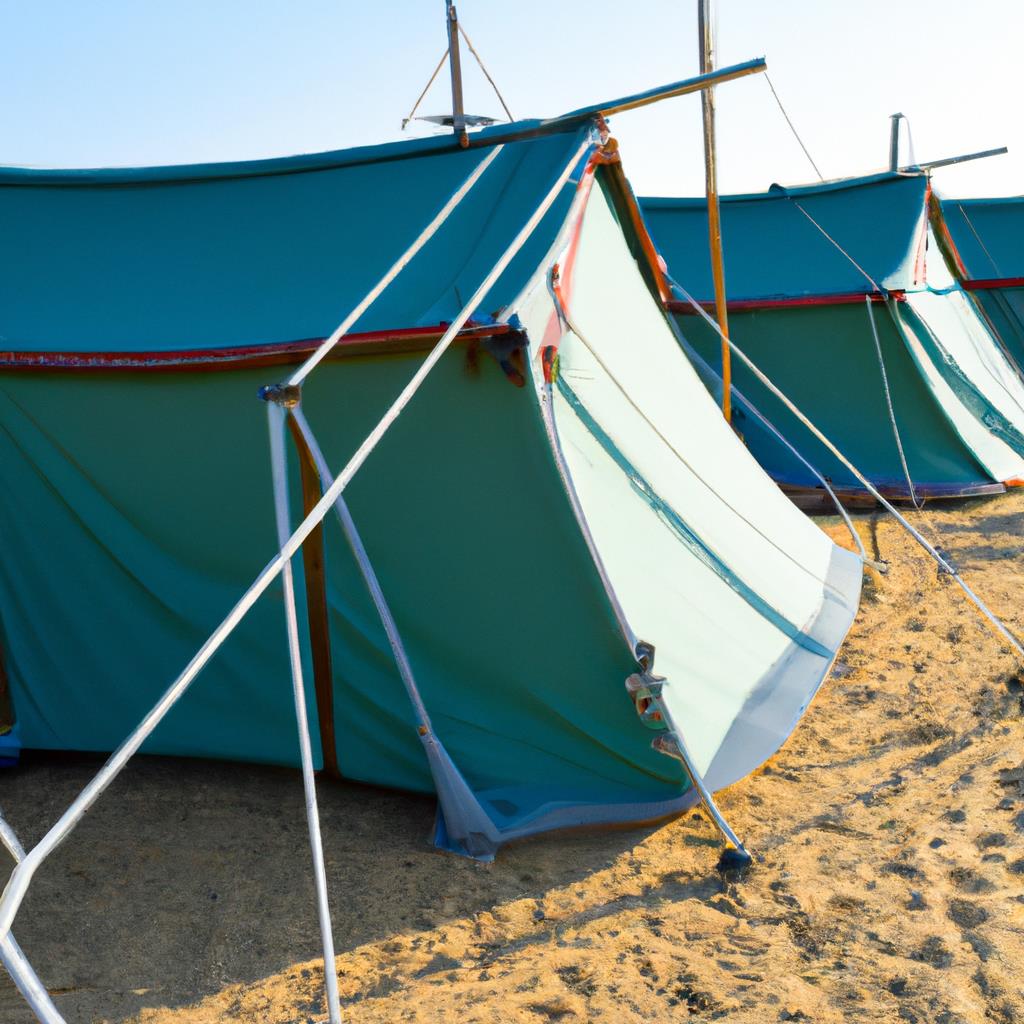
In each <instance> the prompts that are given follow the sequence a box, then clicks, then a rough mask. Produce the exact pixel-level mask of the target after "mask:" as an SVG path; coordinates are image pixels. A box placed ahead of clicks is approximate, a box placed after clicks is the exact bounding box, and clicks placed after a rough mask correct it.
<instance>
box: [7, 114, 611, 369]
mask: <svg viewBox="0 0 1024 1024" xmlns="http://www.w3.org/2000/svg"><path fill="white" fill-rule="evenodd" d="M535 124H539V122H536V123H535V122H526V123H525V127H526V128H529V126H530V125H535ZM502 127H503V130H504V134H505V135H506V136H508V135H509V133H510V130H509V127H508V126H502ZM517 127H522V126H517ZM590 130H591V129H590V124H589V123H588V122H587V121H586V120H585V119H584V118H582V117H569V118H568V119H565V123H564V124H560V125H555V126H554V127H551V126H549V127H548V128H547V130H546V131H545V132H544V133H543V134H540V135H537V134H533V135H532V137H523V134H522V133H520V134H518V135H516V140H515V141H511V142H508V143H507V144H506V145H505V146H504V148H503V149H502V150H501V152H500V154H499V155H498V156H497V157H496V159H495V160H494V162H493V164H492V165H491V166H490V167H489V168H488V169H487V171H486V172H485V173H484V174H483V176H482V177H481V178H480V180H479V181H478V183H477V184H476V185H475V186H474V188H473V189H472V190H471V191H470V192H469V193H468V195H467V196H466V198H465V199H464V200H463V201H462V202H461V203H460V204H459V206H458V207H457V208H456V209H455V211H454V213H453V214H452V215H451V217H450V218H449V219H448V220H447V221H446V222H445V224H444V225H443V226H442V228H441V229H440V230H439V231H438V232H437V234H436V235H435V236H434V237H433V238H432V239H431V241H430V242H429V243H428V244H427V245H426V246H425V247H424V248H423V249H422V250H421V251H420V253H419V254H418V256H417V257H416V258H415V259H414V260H413V261H412V262H411V263H410V264H409V266H408V267H406V269H405V270H404V271H403V272H402V274H401V275H400V276H399V278H398V279H397V281H396V282H395V284H394V285H393V286H392V287H390V288H389V289H387V291H386V292H385V293H384V295H382V296H381V298H380V299H379V300H378V301H377V302H376V303H375V304H374V306H373V307H371V309H370V310H369V311H368V313H367V314H366V315H365V316H364V317H363V318H362V319H361V320H360V321H359V322H358V323H357V324H356V325H355V327H354V329H353V330H354V331H355V332H365V331H383V330H393V329H405V328H415V327H424V326H436V325H438V324H441V323H444V322H446V321H450V320H452V319H454V317H455V316H456V314H457V313H458V311H459V310H460V309H461V307H462V304H463V302H464V301H465V299H467V298H468V297H469V296H470V295H471V294H472V293H473V291H474V289H475V288H476V287H477V286H478V284H479V283H480V281H481V280H482V279H483V277H484V276H485V275H486V273H487V272H488V271H489V270H490V268H491V267H492V266H493V264H494V263H495V262H496V261H497V259H498V257H499V256H500V255H501V253H502V252H503V251H504V249H505V248H506V247H507V245H508V244H509V243H510V242H511V240H512V238H513V237H514V236H515V234H516V233H517V232H518V231H519V229H520V228H521V227H522V226H523V224H524V223H525V222H526V220H527V219H528V218H529V216H530V215H531V214H532V213H533V211H534V210H535V209H536V207H537V206H538V204H539V203H540V201H541V199H542V198H543V197H544V195H545V194H546V192H547V191H548V190H549V189H550V187H551V185H552V184H553V183H554V181H555V179H556V178H557V176H558V174H559V173H560V172H561V170H562V168H563V167H564V166H565V163H566V161H568V160H569V159H570V158H571V156H572V153H573V152H574V150H575V149H576V148H577V147H578V146H579V144H580V142H581V141H582V139H583V138H584V137H585V135H586V133H587V132H589V131H590ZM513 134H515V133H513ZM525 134H527V135H529V134H530V133H529V132H525ZM473 139H474V144H473V145H472V146H471V147H470V148H468V149H461V148H459V146H458V145H457V143H455V142H453V140H452V138H451V137H445V138H430V139H420V140H414V141H410V142H401V143H394V144H389V145H384V146H373V147H363V148H360V149H354V150H348V151H341V152H334V153H323V154H316V155H312V156H299V157H288V158H284V159H278V160H263V161H253V162H245V163H237V164H216V165H210V164H204V165H199V166H196V167H173V168H141V169H127V170H126V169H114V170H95V171H31V170H25V169H11V170H5V171H0V219H2V221H3V223H4V231H3V233H2V236H0V281H2V283H0V335H2V336H3V338H4V342H3V348H5V349H7V350H10V351H16V352H46V351H50V352H53V351H57V352H75V353H79V352H105V353H128V352H150V351H183V350H184V351H194V350H200V351H203V350H209V349H224V348H228V349H231V348H237V347H247V346H259V345H276V344H282V343H287V342H295V341H302V340H305V339H311V338H321V337H324V336H325V335H327V334H329V333H330V332H331V331H332V330H333V329H334V328H335V326H336V325H337V324H338V322H339V321H340V320H341V319H342V317H343V316H344V315H345V314H346V313H347V312H348V311H349V310H350V309H351V308H352V307H353V306H354V305H355V304H356V302H358V300H359V299H361V298H362V297H363V295H364V294H365V293H366V292H367V291H368V290H369V289H370V287H372V285H373V284H374V283H376V281H377V279H378V278H379V277H380V276H381V275H382V274H383V273H384V272H385V271H386V270H387V269H388V268H389V267H390V266H391V265H392V264H393V263H394V261H395V260H396V259H397V258H398V257H399V256H400V255H401V253H402V252H403V251H404V250H405V248H406V247H407V246H408V245H409V244H410V243H411V242H412V240H413V239H414V238H415V237H416V236H417V235H418V234H419V232H420V231H421V230H422V229H423V228H424V227H425V226H426V224H427V223H428V222H429V221H430V220H431V219H432V218H433V217H434V215H435V214H436V213H437V211H438V210H439V209H440V208H441V207H442V206H443V204H444V203H445V202H446V201H447V200H448V198H449V197H450V196H451V194H452V193H453V192H455V191H456V190H457V189H458V188H459V186H460V185H461V184H462V183H463V182H464V181H465V179H466V178H467V177H468V176H469V174H470V173H471V172H472V170H473V169H474V167H476V166H477V165H478V164H479V163H480V162H481V161H483V160H484V159H485V158H486V157H487V156H488V155H489V154H490V153H493V152H494V145H492V144H486V143H487V142H488V139H489V136H487V135H486V133H485V132H481V133H479V134H478V135H474V136H473ZM574 188H575V185H574V183H573V182H572V181H571V180H570V181H569V182H568V183H567V184H566V185H565V187H564V188H563V192H562V195H561V196H560V197H559V199H558V200H557V201H556V203H555V204H554V206H553V207H552V208H551V210H550V211H549V213H548V215H547V216H546V218H545V219H544V221H543V222H542V223H541V225H540V227H539V228H538V229H537V230H536V231H535V232H534V234H533V236H532V237H531V239H530V240H529V241H528V242H527V244H526V245H525V246H524V247H523V249H522V250H521V251H520V253H519V254H518V255H517V256H516V258H515V259H514V260H513V261H512V263H511V264H510V266H509V267H508V269H507V270H506V272H505V273H504V274H503V275H502V276H501V278H500V279H499V280H498V281H497V282H496V283H495V286H494V287H493V288H492V290H491V291H490V293H489V294H488V295H487V297H486V298H485V300H484V302H483V303H482V304H481V307H480V309H479V310H478V311H477V314H476V315H477V319H481V318H486V317H487V316H488V315H490V314H494V313H496V312H498V311H499V310H500V309H502V308H503V307H504V306H506V305H507V304H508V303H509V302H510V301H511V300H512V299H513V298H514V297H515V295H516V294H517V293H518V292H519V290H520V289H521V287H522V286H523V284H524V283H525V282H526V280H528V278H529V277H530V275H531V274H532V273H533V272H534V271H535V270H536V268H537V265H538V263H539V262H540V261H541V259H542V258H543V256H544V254H545V253H546V251H547V249H548V248H549V246H550V244H551V243H552V241H553V239H554V236H555V234H556V233H557V231H558V229H559V227H560V226H561V224H562V222H563V220H564V217H565V214H566V211H567V208H568V205H569V203H570V202H571V198H572V195H573V192H574Z"/></svg>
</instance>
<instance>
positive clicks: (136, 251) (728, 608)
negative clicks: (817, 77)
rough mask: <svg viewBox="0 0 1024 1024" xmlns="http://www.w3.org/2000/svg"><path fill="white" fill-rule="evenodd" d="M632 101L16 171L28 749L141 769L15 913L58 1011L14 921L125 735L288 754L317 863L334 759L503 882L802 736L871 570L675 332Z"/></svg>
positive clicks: (3, 916)
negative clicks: (421, 796) (491, 865)
mask: <svg viewBox="0 0 1024 1024" xmlns="http://www.w3.org/2000/svg"><path fill="white" fill-rule="evenodd" d="M721 74H722V75H723V76H727V74H728V72H727V71H724V72H722V73H721ZM707 78H708V76H704V78H702V79H699V80H697V82H696V83H683V86H684V87H685V88H682V89H681V88H680V87H672V88H670V89H668V90H662V91H661V92H660V93H657V94H651V95H654V96H656V95H675V94H678V93H679V92H680V91H688V90H689V89H695V88H699V87H700V84H701V83H702V82H703V81H705V80H706V79H707ZM634 100H637V98H628V99H627V100H626V101H622V102H623V103H626V104H628V103H631V102H633V101H634ZM609 109H621V107H619V108H615V107H614V105H612V107H609V105H604V106H602V107H600V108H596V107H595V108H590V109H587V110H584V111H580V112H577V113H575V114H573V115H567V116H566V117H564V118H559V119H555V120H553V121H549V122H525V123H521V124H515V125H512V126H502V127H500V128H493V129H487V130H484V131H481V132H479V133H477V134H475V135H472V136H470V139H469V145H468V146H460V145H459V144H458V142H457V141H455V140H454V139H452V138H435V139H429V140H421V141H416V142H411V143H401V144H391V145H385V146H379V147H371V148H368V149H361V150H349V151H343V152H335V153H328V154H320V155H316V156H303V157H295V158H288V159H282V160H270V161H260V162H255V163H243V164H226V165H216V166H194V167H171V168H155V169H137V170H101V171H80V172H79V171H49V172H48V171H25V170H17V169H11V170H5V171H0V208H2V211H3V219H4V222H5V225H6V230H5V232H4V234H3V236H2V238H0V262H2V264H3V266H4V268H5V273H4V275H3V282H2V284H0V289H2V301H0V320H2V321H3V327H2V334H3V337H4V339H5V340H4V348H5V351H3V352H0V437H2V443H3V445H4V458H3V460H2V461H0V473H2V474H3V500H2V501H0V529H2V532H3V536H4V538H5V546H4V554H3V558H2V559H0V623H2V637H3V658H4V665H5V668H6V672H7V675H8V677H9V679H10V685H11V692H12V697H13V709H14V713H15V715H16V719H17V723H18V726H19V728H20V735H21V740H22V742H23V743H24V744H25V746H26V747H33V748H45V749H76V750H96V751H111V750H113V751H115V753H114V754H113V756H112V758H111V760H110V761H109V762H108V764H107V766H106V767H105V768H104V769H103V770H102V771H101V773H100V775H99V776H97V780H96V781H95V782H94V783H93V784H90V788H89V789H88V790H87V791H86V792H85V793H83V795H82V796H81V797H80V798H79V800H78V801H76V803H75V804H74V805H72V808H71V809H70V810H69V812H68V813H67V814H66V815H65V816H64V817H63V818H62V819H61V821H59V822H58V823H57V824H56V825H55V826H54V827H53V829H51V831H50V832H49V833H47V836H46V838H45V839H44V840H43V841H42V842H41V843H40V844H39V845H38V846H37V847H36V848H35V849H33V850H32V851H30V852H29V853H27V854H26V855H25V856H24V859H22V860H21V863H20V864H19V866H18V868H17V869H16V871H15V874H14V876H13V878H12V881H11V883H10V885H9V886H8V888H7V891H6V892H5V895H4V897H3V898H2V899H0V955H2V956H3V959H4V962H5V964H7V966H8V968H9V969H10V970H11V971H12V974H14V975H15V977H16V979H19V984H20V985H21V986H22V988H23V991H27V992H29V994H30V995H31V994H32V993H33V992H34V993H35V997H37V1000H38V1002H37V1004H34V1005H39V1006H43V1005H44V1002H45V1001H44V1000H43V999H42V997H40V996H39V993H38V991H36V990H34V989H32V985H31V981H32V977H34V976H32V975H30V974H29V973H28V968H27V964H26V963H24V962H23V958H21V957H20V951H18V950H17V948H16V944H13V937H12V936H11V935H10V931H9V929H10V925H11V921H12V920H13V916H14V914H15V913H16V911H17V907H18V905H19V903H20V901H21V899H23V897H24V893H25V890H26V888H27V886H28V884H29V882H30V881H31V878H32V873H33V872H34V870H35V869H36V867H37V866H38V864H39V863H40V862H41V860H42V859H43V858H44V857H45V856H46V855H47V854H48V853H49V852H50V850H52V849H53V848H54V847H55V846H56V844H57V843H59V842H60V841H62V839H63V838H64V837H65V836H66V835H67V833H68V831H69V830H70V828H71V827H72V826H73V824H74V822H75V821H76V820H77V819H78V818H79V817H80V816H81V814H82V813H84V810H85V809H86V808H87V807H88V805H89V804H90V803H91V801H92V800H94V799H95V798H96V797H97V796H98V795H99V793H100V792H102V790H103V788H104V787H105V786H106V785H107V784H108V783H109V781H110V780H111V779H112V778H113V777H114V776H115V775H116V773H117V772H118V771H119V770H120V769H121V767H123V764H124V763H125V761H126V760H127V758H128V757H130V756H131V755H132V754H133V753H134V752H135V751H136V750H138V749H142V750H143V751H150V752H153V753H162V754H171V755H184V756H205V757H220V758H231V759H236V760H241V761H260V762H269V763H276V764H283V765H300V764H301V765H302V767H303V769H304V771H305V773H306V778H307V800H308V802H309V806H310V829H311V835H313V836H314V837H315V836H316V834H317V832H316V814H315V800H314V799H313V797H312V796H310V794H311V792H312V786H311V777H312V776H311V773H312V770H313V769H314V768H323V769H324V770H326V771H327V772H329V773H332V774H336V775H338V776H341V777H344V778H349V779H355V780H360V781H365V782H372V783H377V784H381V785H385V786H393V787H401V788H405V789H410V790H418V791H423V792H436V793H437V795H438V802H439V814H438V829H437V836H436V839H437V841H438V843H439V844H441V845H443V846H445V847H447V848H449V849H453V850H457V851H459V852H463V853H468V854H471V855H473V856H477V857H489V856H492V855H493V853H494V851H495V849H496V848H497V847H498V846H499V845H500V844H501V843H503V842H506V841H508V840H510V839H513V838H517V837H520V836H525V835H529V834H532V833H537V832H541V831H544V830H548V829H552V828H561V827H565V826H571V825H579V824H586V823H611V822H625V821H637V820H647V819H652V818H656V817H659V816H662V815H666V814H670V813H673V812H678V811H679V810H681V809H684V808H686V807H688V806H691V805H692V804H694V803H695V802H696V801H697V800H698V798H703V799H704V800H705V802H706V803H708V806H709V808H710V809H711V810H712V812H713V813H717V812H714V805H713V802H712V801H711V796H710V794H711V792H712V791H714V790H717V789H720V788H722V787H724V786H727V785H729V784H730V783H732V782H734V781H735V780H737V779H738V778H741V777H742V776H744V775H746V774H747V773H748V772H750V771H751V770H753V769H754V768H756V767H757V766H758V765H760V764H761V763H762V762H763V761H764V760H765V759H766V758H768V757H770V756H771V755H772V754H773V753H774V752H775V750H777V749H778V747H779V746H780V745H781V744H782V743H783V742H784V741H785V739H786V737H787V736H788V735H789V733H790V732H791V731H792V729H793V728H794V727H795V725H796V723H797V721H798V720H799V718H800V715H801V714H802V712H803V710H804V709H805V708H806V707H807V705H808V703H809V702H810V700H811V699H812V697H813V695H814V693H815V692H816V690H817V688H818V687H819V685H820V684H821V682H822V680H823V679H824V678H825V676H826V675H827V673H828V670H829V667H830V665H831V663H832V661H833V659H834V657H835V654H836V652H837V650H838V648H839V645H840V643H841V642H842V640H843V637H844V636H845V634H846V632H847V630H848V628H849V626H850V624H851V622H852V620H853V617H854V614H855V612H856V609H857V604H858V599H859V593H860V585H861V560H860V558H859V557H858V556H857V555H855V554H853V553H851V552H848V551H846V550H844V549H842V548H840V547H838V546H836V545H835V544H834V543H832V541H831V540H830V539H829V538H828V537H826V536H825V535H824V534H823V533H821V532H820V531H819V530H818V529H817V528H816V527H815V526H813V525H812V524H811V523H810V522H809V521H808V520H806V519H805V518H804V517H803V516H801V515H800V514H799V513H798V512H797V511H796V509H794V508H793V507H792V505H791V504H790V503H789V502H788V501H787V500H786V499H785V498H784V496H783V495H782V494H781V493H780V492H779V491H778V489H777V488H776V487H775V486H774V484H773V483H772V482H771V480H770V479H769V478H768V477H767V476H766V475H765V474H764V472H763V471H762V470H761V469H760V467H759V466H758V465H757V463H756V462H755V461H754V459H753V458H752V457H751V456H750V454H749V453H748V452H747V451H746V450H745V449H744V448H743V446H742V445H741V444H740V443H739V442H738V441H737V439H736V438H735V436H734V435H733V433H732V432H731V431H730V430H729V428H728V426H727V425H726V424H725V423H724V421H723V420H722V418H721V416H720V415H719V413H718V410H717V408H716V407H715V405H714V402H713V401H712V399H711V397H710V396H709V395H708V393H707V391H706V390H705V388H704V387H703V385H702V384H701V382H700V379H699V378H698V376H697V374H696V372H695V371H694V369H693V366H692V365H691V364H690V362H689V361H688V359H687V358H686V356H685V354H684V353H683V351H682V350H681V349H680V347H679V346H678V345H677V343H676V340H675V337H674V334H673V332H672V329H671V326H670V324H669V321H668V319H667V317H666V315H665V312H664V310H663V308H662V299H663V298H665V297H666V296H667V295H668V292H667V287H666V285H665V282H664V280H663V278H662V276H661V271H660V269H659V266H658V263H657V261H656V259H655V258H654V250H653V246H652V243H651V241H650V238H649V237H648V235H647V234H646V230H645V228H644V226H643V222H642V219H641V217H640V214H639V209H638V207H637V205H636V202H635V199H634V197H633V195H632V192H631V191H630V188H629V186H628V184H627V182H626V179H625V177H624V175H623V172H622V168H621V164H620V162H619V157H618V154H617V150H616V148H615V145H614V143H613V142H612V141H609V140H607V137H606V134H605V128H604V122H603V119H601V118H600V117H599V116H598V115H600V114H601V113H604V112H607V111H608V110H609ZM346 314H348V315H346ZM342 317H344V319H343V320H342V322H341V324H340V326H339V324H338V322H339V320H341V319H342ZM258 396H260V397H262V398H263V399H264V401H263V402H261V401H259V399H258ZM268 422H269V427H270V433H269V448H268V426H267V424H268ZM268 456H269V457H268ZM329 514H330V515H329ZM335 514H336V515H335ZM268 557H270V561H269V562H267V561H266V559H267V558H268ZM239 595H242V596H241V597H240V596H239ZM286 640H287V643H285V641H286ZM197 652H198V653H197ZM183 666H185V667H184V669H183ZM289 679H290V680H291V683H290V684H289ZM169 681H170V686H169V687H168V683H169ZM293 704H294V707H295V711H296V713H297V715H298V721H299V724H300V727H299V730H298V741H296V731H295V724H294V722H295V718H294V717H293V716H292V713H291V712H292V706H293ZM307 719H308V721H309V724H310V726H311V728H310V729H309V730H308V731H307V730H306V728H305V726H306V722H307ZM140 721H141V722H142V725H141V726H139V725H137V723H139V722H140ZM126 736H127V737H128V739H127V740H125V737H126ZM666 755H668V756H666ZM719 820H720V819H719ZM722 824H723V827H726V828H727V826H724V823H722ZM729 834H730V835H731V833H729ZM313 845H314V854H315V853H316V849H317V846H318V844H317V842H315V841H314V844H313ZM314 863H315V865H316V864H319V868H318V869H317V870H318V871H319V872H320V874H319V875H318V880H319V881H318V885H319V891H320V893H321V896H322V897H323V898H324V899H325V889H324V887H323V885H322V872H323V865H322V860H320V861H317V860H316V857H315V858H314ZM325 935H327V936H329V929H328V931H327V932H325ZM328 945H329V943H328V942H327V941H326V939H325V949H327V947H328ZM327 955H328V959H330V954H329V951H328V953H327ZM329 973H330V972H329ZM44 1008H45V1007H44ZM43 1019H47V1020H50V1019H59V1018H53V1017H44V1018H43Z"/></svg>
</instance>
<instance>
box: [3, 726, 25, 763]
mask: <svg viewBox="0 0 1024 1024" xmlns="http://www.w3.org/2000/svg"><path fill="white" fill-rule="evenodd" d="M20 758H21V731H20V730H19V728H18V724H17V723H15V724H14V725H13V726H12V727H11V731H10V732H5V733H4V734H3V735H2V736H0V768H13V767H14V766H15V765H16V764H17V763H18V761H19V759H20Z"/></svg>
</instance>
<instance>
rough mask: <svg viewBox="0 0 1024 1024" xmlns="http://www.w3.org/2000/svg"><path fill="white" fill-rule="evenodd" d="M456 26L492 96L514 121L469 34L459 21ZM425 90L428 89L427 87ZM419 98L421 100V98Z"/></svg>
mask: <svg viewBox="0 0 1024 1024" xmlns="http://www.w3.org/2000/svg"><path fill="white" fill-rule="evenodd" d="M458 25H459V31H460V32H461V33H462V38H463V39H465V40H466V45H467V46H468V47H469V52H470V53H471V54H473V56H474V57H476V62H477V64H479V65H480V70H481V71H482V72H483V73H484V78H486V79H487V81H488V82H490V83H491V88H492V89H493V90H494V95H495V96H497V97H498V102H499V103H500V104H501V105H502V107H504V109H505V114H506V116H507V117H508V119H509V120H510V121H514V120H515V118H514V117H513V116H512V111H511V110H509V109H508V104H507V103H506V102H505V97H504V96H502V95H501V92H500V91H499V90H498V86H497V83H496V82H495V81H494V79H493V78H491V73H490V72H489V71H488V70H487V68H486V67H485V66H484V62H483V59H482V58H481V56H480V54H479V53H477V52H476V47H475V46H474V45H473V40H472V39H470V38H469V33H468V32H466V30H465V29H464V28H463V27H462V22H461V21H460V22H459V23H458ZM445 56H446V57H447V56H448V54H447V52H445ZM427 88H429V86H428V87H427ZM420 98H421V99H422V97H420Z"/></svg>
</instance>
